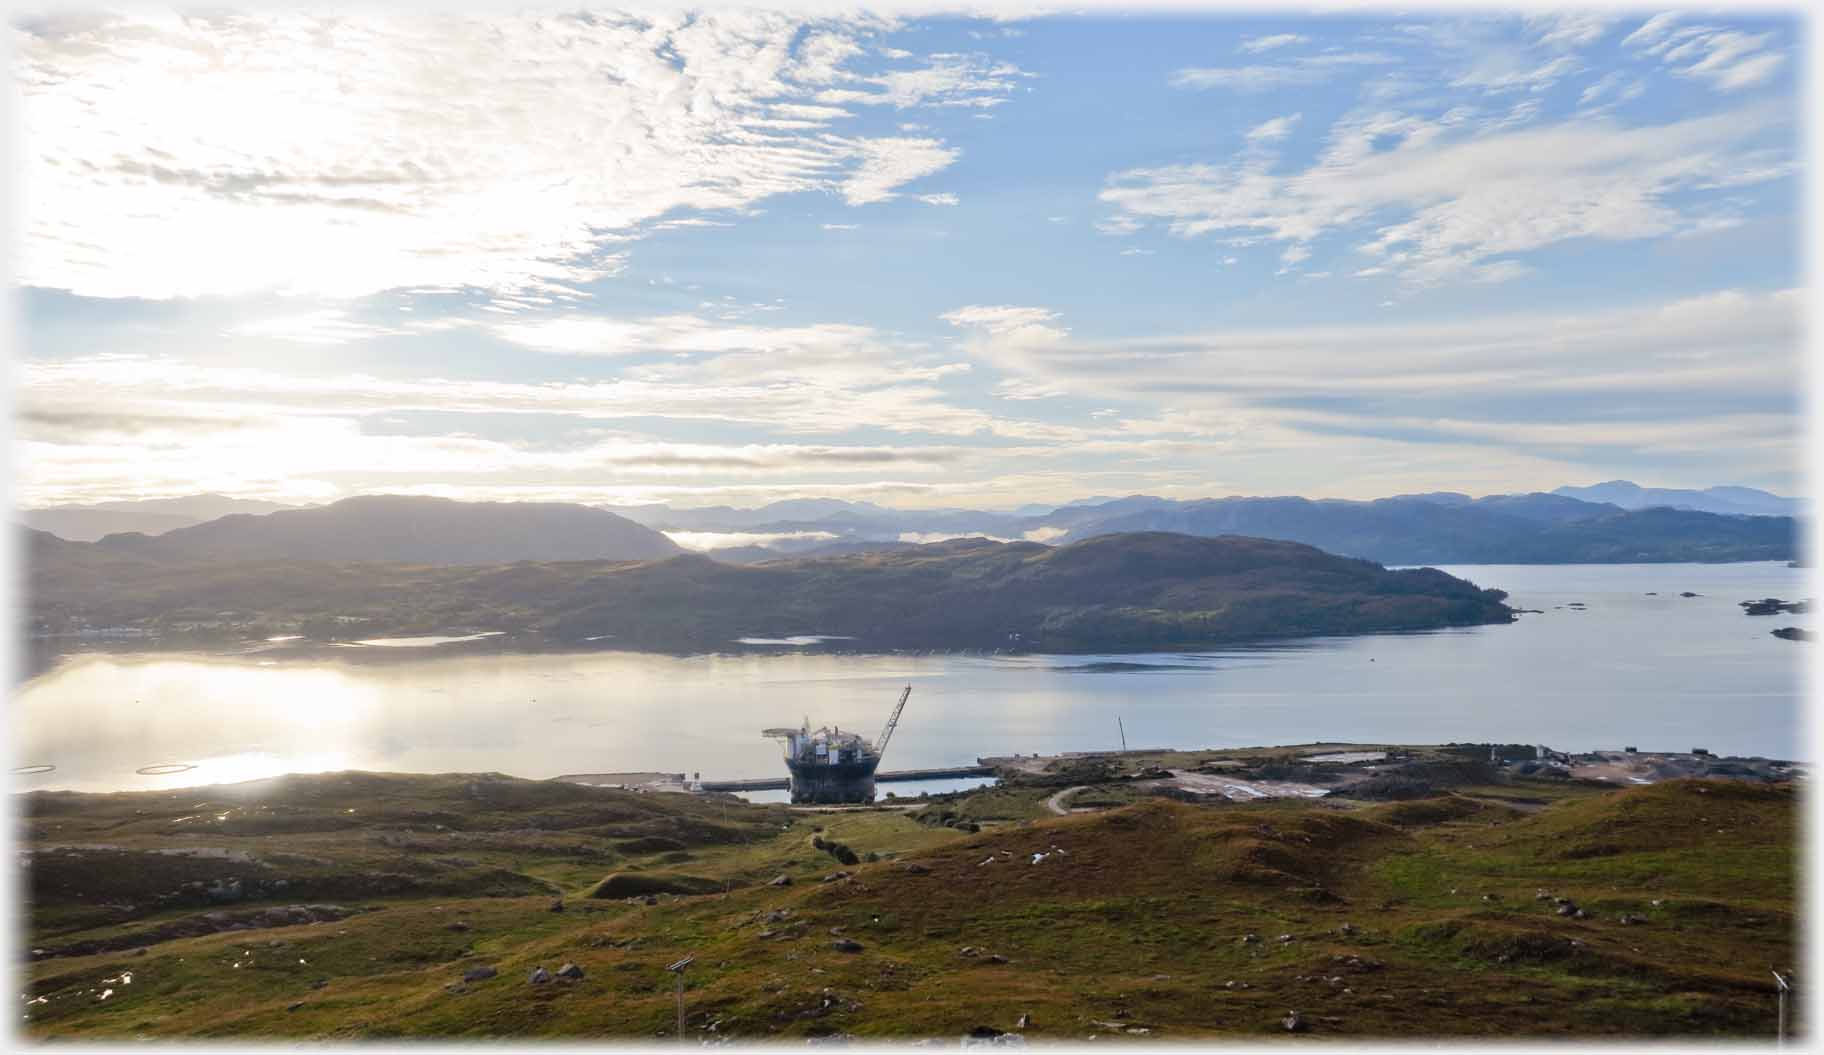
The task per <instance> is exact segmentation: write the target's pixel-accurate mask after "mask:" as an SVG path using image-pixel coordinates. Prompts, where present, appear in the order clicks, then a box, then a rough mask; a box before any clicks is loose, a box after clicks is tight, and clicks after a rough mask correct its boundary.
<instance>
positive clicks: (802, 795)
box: [785, 758, 880, 805]
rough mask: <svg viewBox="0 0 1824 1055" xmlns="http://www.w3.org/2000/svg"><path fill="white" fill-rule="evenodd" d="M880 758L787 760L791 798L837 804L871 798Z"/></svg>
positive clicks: (797, 800) (793, 799) (863, 800)
mask: <svg viewBox="0 0 1824 1055" xmlns="http://www.w3.org/2000/svg"><path fill="white" fill-rule="evenodd" d="M879 765H880V759H878V758H870V759H866V760H864V761H861V762H840V763H837V764H835V765H816V764H810V765H805V764H800V763H796V762H791V761H787V762H786V764H785V768H786V769H787V770H788V771H789V772H790V773H791V775H792V801H793V802H806V803H821V804H826V805H839V804H843V803H857V802H873V801H874V770H875V769H876V768H878V767H879Z"/></svg>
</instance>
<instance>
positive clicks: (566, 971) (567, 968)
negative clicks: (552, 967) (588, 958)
mask: <svg viewBox="0 0 1824 1055" xmlns="http://www.w3.org/2000/svg"><path fill="white" fill-rule="evenodd" d="M557 976H558V977H559V978H563V979H567V980H569V981H572V982H577V981H581V980H582V977H583V969H582V968H581V967H578V966H577V965H576V964H573V963H567V964H564V965H563V966H562V967H559V968H558V969H557Z"/></svg>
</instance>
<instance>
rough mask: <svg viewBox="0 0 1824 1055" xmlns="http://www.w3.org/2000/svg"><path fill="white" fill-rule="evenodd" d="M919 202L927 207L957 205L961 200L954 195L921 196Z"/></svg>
mask: <svg viewBox="0 0 1824 1055" xmlns="http://www.w3.org/2000/svg"><path fill="white" fill-rule="evenodd" d="M918 200H919V201H922V202H924V203H925V204H926V205H957V204H960V200H959V199H958V198H957V196H956V195H954V194H920V195H919V196H918Z"/></svg>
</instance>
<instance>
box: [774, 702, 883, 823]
mask: <svg viewBox="0 0 1824 1055" xmlns="http://www.w3.org/2000/svg"><path fill="white" fill-rule="evenodd" d="M911 695H912V686H910V685H907V686H906V688H905V691H904V692H902V693H900V694H899V703H898V704H897V705H895V706H894V708H893V714H892V716H891V717H890V718H888V719H887V725H886V728H884V729H882V730H881V733H880V736H879V737H877V738H876V739H874V740H872V741H870V740H868V739H867V738H865V737H863V736H861V735H860V734H859V733H852V732H847V731H845V730H842V729H839V728H837V727H835V726H833V725H826V726H824V727H822V728H820V729H812V728H811V720H810V718H808V717H807V718H805V720H804V722H803V724H802V725H800V726H799V727H798V728H796V729H791V728H778V729H767V730H764V731H763V732H762V734H761V735H763V736H770V737H773V738H775V739H777V740H780V741H782V742H783V743H784V745H785V768H786V771H787V772H789V773H790V774H791V775H792V801H793V802H810V803H858V802H873V801H874V771H875V770H876V769H878V768H879V767H880V758H881V756H882V755H883V754H885V753H886V750H887V742H888V741H889V740H891V739H892V738H893V730H894V729H896V728H898V726H899V715H900V712H901V711H903V710H905V708H906V699H907V697H909V696H911Z"/></svg>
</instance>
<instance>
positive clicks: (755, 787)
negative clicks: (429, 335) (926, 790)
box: [697, 765, 994, 791]
mask: <svg viewBox="0 0 1824 1055" xmlns="http://www.w3.org/2000/svg"><path fill="white" fill-rule="evenodd" d="M991 776H994V768H993V767H992V766H980V765H977V766H952V767H950V768H948V769H902V770H899V771H898V772H895V773H876V774H874V780H875V782H876V783H890V782H892V781H900V780H951V779H954V778H957V777H991ZM697 786H698V787H700V788H702V789H703V790H704V791H785V790H787V789H788V788H790V787H791V780H790V779H789V778H787V777H759V778H756V779H754V780H705V781H703V782H701V783H700V784H698V785H697Z"/></svg>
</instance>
